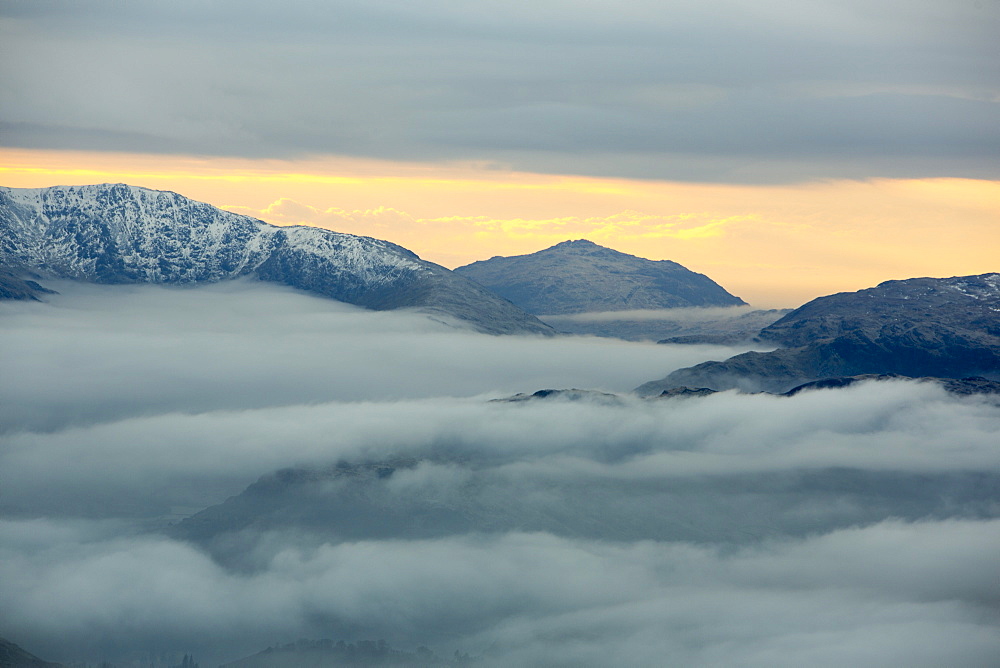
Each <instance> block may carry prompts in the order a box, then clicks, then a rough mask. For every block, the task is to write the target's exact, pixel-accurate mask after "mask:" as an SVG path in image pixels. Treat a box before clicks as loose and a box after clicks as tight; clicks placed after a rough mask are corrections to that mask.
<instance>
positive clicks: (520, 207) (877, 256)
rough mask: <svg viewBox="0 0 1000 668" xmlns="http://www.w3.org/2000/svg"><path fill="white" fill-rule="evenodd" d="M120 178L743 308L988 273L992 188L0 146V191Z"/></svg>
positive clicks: (997, 195) (237, 207) (404, 241)
mask: <svg viewBox="0 0 1000 668" xmlns="http://www.w3.org/2000/svg"><path fill="white" fill-rule="evenodd" d="M104 182H124V183H129V184H132V185H138V186H144V187H148V188H154V189H160V190H172V191H175V192H178V193H181V194H182V195H185V196H187V197H190V198H192V199H196V200H200V201H204V202H208V203H210V204H213V205H215V206H218V207H221V208H225V209H228V210H230V211H233V212H237V213H242V214H246V215H250V216H254V217H257V218H260V219H262V220H265V221H267V222H270V223H274V224H278V225H290V224H307V225H317V226H321V227H326V228H329V229H333V230H337V231H341V232H349V233H352V234H362V235H368V236H373V237H377V238H381V239H387V240H389V241H392V242H395V243H398V244H400V245H402V246H404V247H406V248H409V249H411V250H413V251H414V252H416V253H417V254H419V255H420V256H421V257H423V258H424V259H427V260H431V261H433V262H437V263H440V264H442V265H444V266H446V267H449V268H453V267H456V266H459V265H462V264H466V263H469V262H472V261H474V260H481V259H485V258H489V257H491V256H494V255H516V254H523V253H531V252H534V251H537V250H540V249H542V248H546V247H548V246H551V245H553V244H555V243H558V242H560V241H565V240H567V239H582V238H585V239H590V240H591V241H594V242H596V243H599V244H602V245H605V246H608V247H611V248H614V249H616V250H620V251H623V252H626V253H631V254H634V255H639V256H642V257H646V258H651V259H669V260H674V261H676V262H679V263H681V264H683V265H684V266H686V267H688V268H689V269H692V270H693V271H698V272H701V273H704V274H707V275H708V276H710V277H711V278H713V279H714V280H716V281H717V282H719V283H720V284H721V285H722V286H723V287H725V288H726V289H728V290H729V291H730V292H732V293H733V294H736V295H738V296H740V297H742V298H743V299H745V300H746V301H748V302H750V303H751V304H753V305H755V306H760V307H786V306H797V305H799V304H801V303H803V302H805V301H807V300H809V299H812V298H814V297H817V296H820V295H823V294H829V293H832V292H838V291H845V290H857V289H861V288H864V287H869V286H872V285H875V284H876V283H879V282H881V281H884V280H889V279H899V278H910V277H914V276H954V275H963V274H977V273H985V272H988V271H998V270H1000V263H998V261H997V251H998V250H1000V182H998V181H982V180H972V179H955V178H933V179H870V180H864V181H857V180H825V181H818V182H808V183H802V184H795V185H732V184H707V183H706V184H701V183H683V182H673V181H657V180H639V179H624V178H595V177H582V176H559V175H550V174H536V173H526V172H517V171H510V170H507V169H502V168H497V167H495V166H493V165H489V164H461V163H456V164H433V163H405V162H395V161H377V160H369V159H353V158H322V159H319V158H317V159H313V160H308V159H306V160H295V161H281V160H260V159H235V158H199V157H187V156H173V155H144V154H127V153H108V152H81V151H76V152H68V151H46V150H26V149H25V150H22V149H3V150H2V151H0V185H6V186H10V187H43V186H51V185H58V184H62V185H80V184H88V183H104Z"/></svg>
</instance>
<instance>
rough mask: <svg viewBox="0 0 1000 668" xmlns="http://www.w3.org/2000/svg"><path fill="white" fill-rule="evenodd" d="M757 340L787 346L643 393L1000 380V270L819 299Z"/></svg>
mask: <svg viewBox="0 0 1000 668" xmlns="http://www.w3.org/2000/svg"><path fill="white" fill-rule="evenodd" d="M759 338H760V340H761V341H764V342H771V343H774V344H775V345H779V346H782V347H781V348H779V349H777V350H774V351H772V352H749V353H744V354H742V355H737V356H735V357H731V358H730V359H728V360H725V361H720V362H705V363H702V364H699V365H697V366H693V367H689V368H687V369H680V370H678V371H675V372H673V373H671V374H670V375H669V376H667V377H666V378H663V379H661V380H657V381H652V382H649V383H646V384H644V385H642V386H640V387H639V388H637V390H636V391H637V392H639V393H640V394H643V395H649V394H659V393H660V392H662V391H663V390H665V389H669V388H671V387H680V386H688V387H708V388H711V389H715V390H726V389H732V388H738V389H742V390H748V391H767V392H786V391H788V390H790V389H792V388H794V387H796V386H798V385H802V384H804V383H809V382H811V381H815V380H820V379H823V378H831V377H840V376H856V375H861V374H898V375H901V376H907V377H914V378H919V377H928V376H932V377H941V378H965V377H970V376H985V377H987V378H1000V274H997V273H990V274H980V275H977V276H956V277H952V278H912V279H908V280H902V281H887V282H885V283H881V284H879V285H878V286H876V287H874V288H868V289H866V290H860V291H858V292H843V293H838V294H835V295H829V296H826V297H820V298H818V299H814V300H813V301H811V302H809V303H807V304H805V305H804V306H801V307H800V308H797V309H795V310H794V311H792V312H791V313H789V314H788V315H786V316H784V317H783V318H781V319H780V320H778V321H777V322H775V323H773V324H771V325H769V326H767V327H765V328H764V329H762V330H761V332H760V334H759Z"/></svg>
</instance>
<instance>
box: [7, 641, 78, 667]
mask: <svg viewBox="0 0 1000 668" xmlns="http://www.w3.org/2000/svg"><path fill="white" fill-rule="evenodd" d="M0 668H63V666H62V664H61V663H50V662H48V661H43V660H42V659H39V658H38V657H37V656H35V655H34V654H31V653H30V652H26V651H25V650H23V649H21V648H20V647H18V646H17V645H15V644H14V643H12V642H10V641H9V640H5V639H3V638H0Z"/></svg>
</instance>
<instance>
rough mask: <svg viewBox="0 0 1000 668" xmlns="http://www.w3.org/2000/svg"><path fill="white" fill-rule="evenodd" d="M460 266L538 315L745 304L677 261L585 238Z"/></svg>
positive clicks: (494, 290) (466, 272)
mask: <svg viewBox="0 0 1000 668" xmlns="http://www.w3.org/2000/svg"><path fill="white" fill-rule="evenodd" d="M455 271H456V272H458V273H460V274H462V275H463V276H467V277H468V278H471V279H472V280H474V281H476V282H477V283H480V284H481V285H484V286H486V287H487V288H489V289H490V290H492V291H493V292H495V293H497V294H498V295H500V296H501V297H504V298H506V299H509V300H511V301H512V302H514V303H515V304H517V305H518V306H520V307H521V308H523V309H524V310H526V311H528V312H529V313H534V314H535V315H565V314H569V313H585V312H588V311H623V310H633V309H663V308H678V307H691V306H739V305H742V304H744V302H743V300H742V299H740V298H739V297H735V296H733V295H731V294H729V293H728V292H726V290H725V289H723V288H722V286H720V285H719V284H718V283H716V282H715V281H713V280H712V279H710V278H709V277H708V276H705V275H704V274H698V273H695V272H693V271H691V270H689V269H687V268H685V267H683V266H681V265H679V264H677V263H676V262H671V261H670V260H647V259H646V258H641V257H636V256H634V255H629V254H627V253H621V252H619V251H616V250H613V249H611V248H605V247H604V246H599V245H597V244H595V243H594V242H592V241H587V240H585V239H578V240H576V241H564V242H562V243H559V244H556V245H555V246H552V247H551V248H546V249H545V250H540V251H538V252H537V253H531V254H529V255H516V256H512V257H500V256H498V257H494V258H490V259H489V260H481V261H479V262H473V263H472V264H468V265H466V266H464V267H458V268H456V269H455Z"/></svg>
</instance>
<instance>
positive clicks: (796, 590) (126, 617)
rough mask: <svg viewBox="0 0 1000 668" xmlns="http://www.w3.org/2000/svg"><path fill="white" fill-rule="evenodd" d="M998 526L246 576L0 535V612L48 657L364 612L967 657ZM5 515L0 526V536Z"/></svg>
mask: <svg viewBox="0 0 1000 668" xmlns="http://www.w3.org/2000/svg"><path fill="white" fill-rule="evenodd" d="M998 528H1000V527H997V526H996V522H995V521H945V522H923V523H916V524H912V523H901V522H893V521H887V522H883V523H879V524H874V525H871V526H868V527H865V528H858V529H847V530H843V531H837V532H833V533H830V534H827V535H824V536H818V537H812V538H805V539H801V540H779V541H775V542H771V543H767V544H765V545H762V546H753V547H744V548H740V549H737V550H735V551H731V550H719V549H717V548H714V547H711V546H697V545H692V544H686V543H670V544H662V543H652V542H638V543H632V544H616V543H607V542H603V541H579V540H567V539H562V538H557V537H553V536H547V535H544V534H522V533H510V534H505V535H501V536H494V537H476V536H467V537H453V538H444V539H439V540H431V541H378V542H368V541H362V542H355V543H343V544H339V545H333V544H324V545H320V546H318V547H314V548H309V547H300V546H296V545H294V544H286V546H285V548H284V549H282V550H281V551H280V552H278V553H276V554H275V555H274V556H273V557H272V558H271V559H270V561H269V562H268V563H267V565H266V567H265V568H263V569H262V570H260V571H258V572H255V573H252V574H237V573H231V572H227V571H225V570H223V569H220V568H219V567H218V566H217V565H216V564H214V563H212V562H211V561H210V560H209V559H208V558H207V557H205V556H204V555H203V554H201V553H199V552H198V551H197V550H195V549H194V548H192V547H190V546H187V545H183V544H178V543H174V542H172V541H165V540H162V539H154V538H132V539H118V540H83V541H80V542H69V543H65V542H60V543H58V544H57V545H46V546H43V547H41V548H40V549H35V550H33V551H25V552H20V553H19V552H17V551H15V550H11V549H10V548H9V547H5V549H4V559H3V560H2V561H0V564H2V565H0V571H2V573H3V575H4V577H3V578H0V582H2V583H3V584H2V585H0V588H2V593H3V594H4V600H5V601H6V603H7V605H8V606H9V608H10V609H11V610H16V611H17V612H16V614H15V615H12V616H11V617H12V619H9V620H8V622H7V623H6V628H8V629H10V632H12V633H16V634H18V636H19V637H21V638H26V640H31V641H32V643H33V644H34V645H35V646H38V645H43V646H45V647H46V649H47V650H48V652H49V654H57V655H59V654H65V653H71V652H73V651H79V649H80V648H81V647H87V648H88V649H90V650H91V651H100V650H101V649H102V648H107V647H110V642H109V641H108V640H105V639H109V638H112V637H114V638H115V642H116V643H117V644H118V646H119V648H122V647H126V648H129V647H136V646H138V647H144V646H145V645H144V643H146V644H149V645H152V646H153V647H157V648H162V647H164V646H169V645H171V644H172V646H173V647H177V646H181V647H185V648H188V650H187V651H192V650H193V651H196V652H200V653H201V654H200V656H202V657H205V656H211V658H212V659H213V660H226V659H231V658H235V657H234V656H232V655H229V656H226V655H225V654H223V655H222V656H219V655H218V652H220V650H221V651H222V652H226V651H229V652H236V653H237V654H238V652H240V651H243V652H249V651H253V649H255V648H261V647H260V645H262V644H264V643H265V642H267V641H266V640H264V639H265V638H269V637H271V635H275V634H285V635H286V636H287V634H292V633H295V632H301V631H303V630H307V632H311V633H314V634H324V633H325V634H331V633H332V632H341V633H343V632H344V631H345V630H347V629H364V630H365V632H367V633H370V634H372V635H375V636H379V637H385V638H389V639H391V640H390V642H395V643H398V644H399V645H403V644H411V643H419V642H423V643H427V644H430V645H431V646H432V647H434V648H435V649H438V651H439V652H447V653H450V652H449V650H450V649H451V648H452V647H455V646H458V647H459V648H460V649H462V650H463V651H471V652H473V653H483V652H490V653H492V654H493V656H494V657H496V658H497V660H499V661H501V662H504V663H507V664H517V665H559V664H572V665H595V666H596V665H612V664H619V663H620V664H628V665H650V664H655V663H657V662H658V661H659V660H660V659H662V658H663V657H671V660H673V659H679V660H682V662H683V663H684V664H685V665H719V664H733V663H739V664H740V665H747V666H774V665H781V666H793V665H802V663H803V662H807V663H810V665H821V666H835V665H843V664H844V662H845V661H847V662H851V663H854V664H856V665H888V664H893V663H896V662H898V661H904V662H906V663H907V665H917V666H932V665H940V664H941V663H942V662H946V663H949V665H960V666H973V665H985V664H987V663H989V661H990V660H991V659H992V657H993V656H995V655H996V651H997V649H1000V641H998V640H997V637H996V633H995V624H996V616H995V604H996V601H997V597H998V594H1000V592H998V591H997V588H996V581H995V569H994V568H993V567H992V563H991V560H989V559H987V558H985V557H986V555H995V554H996V550H997V549H998V548H1000V543H998V541H997V538H996V537H997V536H998V535H1000V532H998V531H997V529H998ZM20 529H21V527H19V526H17V524H16V523H14V524H12V523H4V524H3V525H0V534H2V536H3V543H4V545H8V544H9V540H8V539H7V534H9V533H10V532H11V531H18V530H20ZM901 555H913V559H912V560H911V559H908V558H904V557H901ZM901 561H902V562H903V563H904V564H905V567H904V568H902V569H901V568H900V565H901ZM84 611H86V612H84ZM102 644H103V647H102ZM261 649H262V648H261ZM207 652H213V654H211V655H206V653H207Z"/></svg>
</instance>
